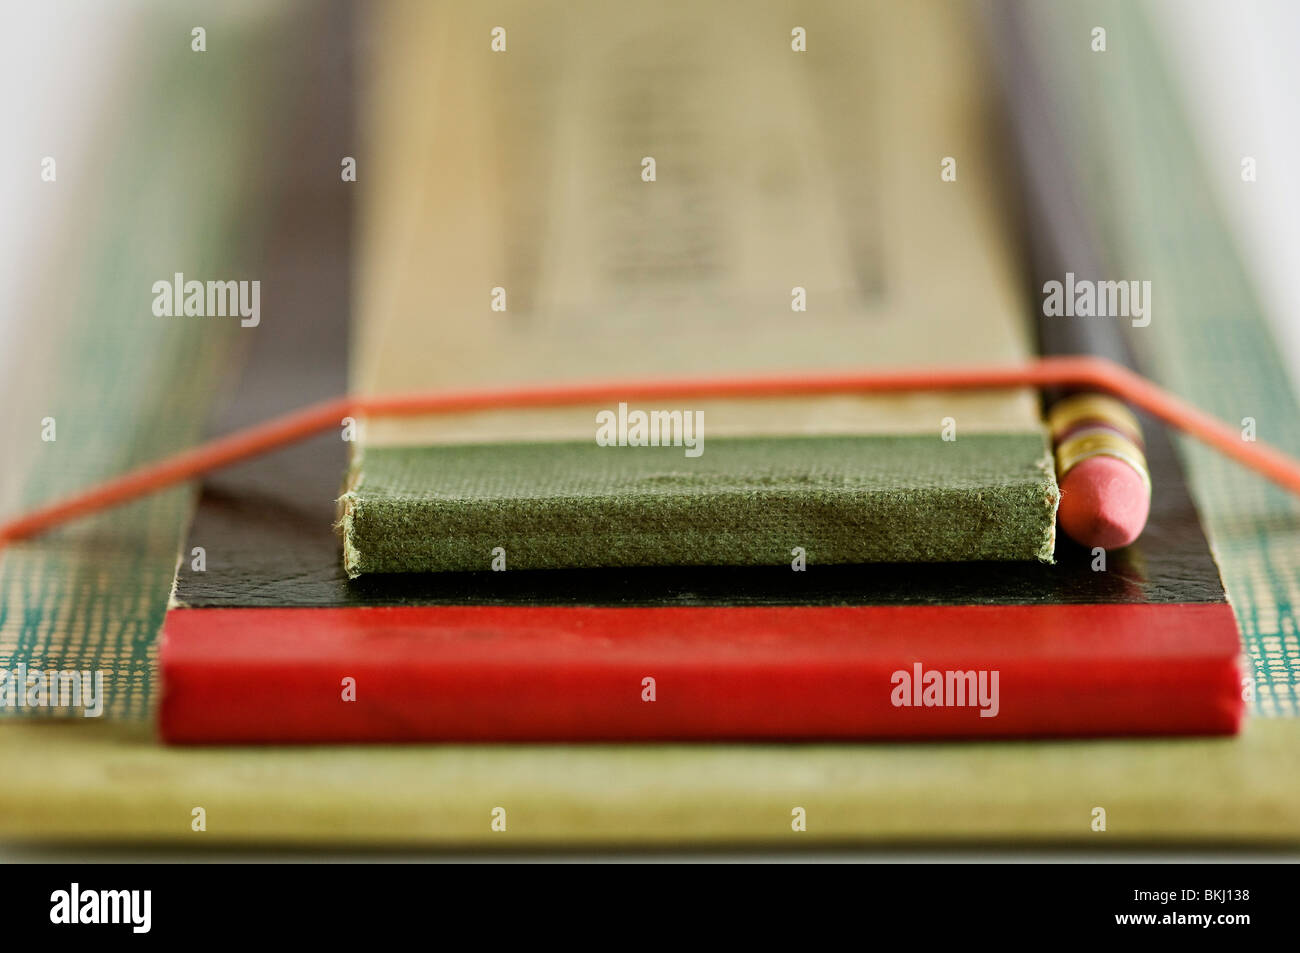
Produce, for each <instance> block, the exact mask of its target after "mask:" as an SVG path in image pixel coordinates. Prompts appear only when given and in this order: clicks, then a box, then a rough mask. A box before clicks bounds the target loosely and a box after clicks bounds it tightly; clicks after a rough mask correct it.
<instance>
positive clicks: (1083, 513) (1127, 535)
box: [1057, 456, 1151, 549]
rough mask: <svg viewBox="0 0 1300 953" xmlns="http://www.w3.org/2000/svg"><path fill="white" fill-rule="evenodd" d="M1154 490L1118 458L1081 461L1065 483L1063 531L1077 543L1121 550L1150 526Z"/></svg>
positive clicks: (1061, 514) (1061, 511) (1059, 515)
mask: <svg viewBox="0 0 1300 953" xmlns="http://www.w3.org/2000/svg"><path fill="white" fill-rule="evenodd" d="M1150 510H1151V491H1150V490H1149V489H1148V488H1147V483H1146V480H1144V479H1143V478H1142V474H1140V473H1138V472H1137V470H1135V469H1133V467H1132V466H1130V465H1129V464H1127V463H1125V462H1124V461H1123V460H1120V459H1118V458H1116V457H1108V456H1096V457H1089V458H1088V459H1086V460H1081V461H1080V462H1079V463H1077V464H1075V465H1074V466H1073V467H1071V468H1070V470H1069V472H1068V473H1066V475H1065V476H1064V478H1062V480H1061V506H1060V509H1059V510H1057V519H1058V520H1059V521H1060V524H1061V529H1063V530H1065V532H1066V533H1067V534H1068V535H1069V537H1070V538H1071V539H1073V540H1074V541H1075V542H1077V543H1081V544H1082V545H1084V546H1088V547H1093V546H1100V547H1101V548H1102V549H1118V548H1120V547H1121V546H1127V545H1129V544H1130V543H1132V542H1133V541H1134V540H1135V539H1137V538H1138V536H1140V535H1141V533H1142V528H1143V527H1144V526H1146V525H1147V514H1148V513H1149V512H1150Z"/></svg>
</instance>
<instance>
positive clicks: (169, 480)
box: [0, 357, 1300, 545]
mask: <svg viewBox="0 0 1300 953" xmlns="http://www.w3.org/2000/svg"><path fill="white" fill-rule="evenodd" d="M1012 387H1036V388H1042V387H1070V388H1079V389H1093V390H1098V391H1103V392H1106V393H1110V394H1114V395H1115V396H1116V397H1119V398H1121V399H1123V400H1126V401H1127V402H1128V403H1130V404H1132V405H1134V406H1135V407H1138V408H1140V409H1142V410H1144V411H1146V412H1147V413H1149V414H1150V415H1151V416H1153V417H1156V418H1157V419H1159V420H1161V421H1163V422H1164V423H1166V424H1168V425H1169V426H1171V427H1174V428H1176V429H1178V430H1181V431H1183V432H1184V433H1188V434H1191V435H1192V436H1194V437H1196V438H1197V439H1199V440H1201V441H1202V442H1203V443H1206V444H1209V445H1210V446H1211V447H1214V448H1215V449H1216V450H1218V451H1219V452H1220V453H1223V454H1225V455H1226V456H1229V457H1231V458H1233V459H1234V460H1236V461H1238V462H1239V463H1242V464H1245V465H1246V466H1247V467H1250V468H1251V469H1253V470H1256V471H1258V472H1259V473H1262V474H1263V475H1264V476H1266V477H1268V478H1269V479H1270V480H1272V481H1273V482H1274V483H1276V484H1278V485H1279V486H1281V487H1283V488H1284V489H1286V490H1289V491H1290V492H1291V493H1294V494H1297V495H1300V461H1297V460H1295V459H1293V458H1291V457H1289V456H1287V455H1286V454H1284V453H1282V452H1281V451H1279V450H1276V449H1274V448H1272V447H1270V446H1268V445H1267V444H1264V443H1256V442H1248V441H1244V440H1242V439H1241V435H1240V433H1239V431H1238V430H1237V429H1235V428H1233V427H1229V426H1227V425H1226V424H1223V423H1221V422H1220V421H1218V420H1216V419H1215V418H1213V417H1211V416H1209V415H1208V414H1205V413H1203V412H1201V411H1199V410H1197V409H1196V408H1195V407H1193V406H1191V405H1190V404H1188V403H1186V402H1185V401H1183V400H1181V399H1179V398H1177V397H1175V396H1174V395H1173V394H1170V393H1169V392H1168V391H1165V390H1163V389H1162V388H1160V387H1158V386H1156V385H1155V384H1153V383H1152V382H1151V381H1149V380H1147V379H1146V378H1144V377H1141V376H1139V375H1138V374H1135V373H1133V372H1132V371H1130V370H1128V369H1127V368H1124V367H1121V366H1120V365H1118V364H1115V363H1113V362H1111V361H1107V360H1103V359H1101V358H1096V357H1044V358H1040V359H1038V360H1035V361H1031V362H1029V363H1027V364H1017V365H1009V366H1001V367H999V366H982V367H981V366H967V367H930V368H914V369H909V370H884V371H869V372H862V373H838V374H797V375H776V376H759V377H732V378H697V379H693V380H620V381H606V382H594V383H586V384H561V385H548V386H542V387H521V388H502V389H494V390H474V391H450V392H441V393H439V392H421V393H415V394H399V395H394V396H391V397H339V398H336V399H334V400H329V401H325V402H324V403H319V404H313V405H312V406H310V407H305V408H303V409H302V410H298V411H294V412H293V413H290V414H286V415H284V416H282V417H276V418H274V419H272V420H268V421H267V422H266V423H262V424H258V425H257V426H254V427H249V428H247V429H246V430H241V431H238V432H236V433H233V434H230V435H229V436H226V437H220V438H218V439H216V440H211V441H209V442H207V443H204V444H201V445H199V446H197V447H195V448H193V449H192V450H186V451H183V452H182V453H178V454H176V455H175V456H171V457H167V458H166V459H163V460H159V461H158V462H156V463H150V464H146V465H145V466H143V467H140V468H138V469H136V470H132V471H131V472H130V473H127V474H125V475H123V476H120V477H117V478H115V479H112V480H107V481H105V482H103V483H99V484H97V485H95V486H92V487H90V488H89V489H87V490H83V491H82V492H80V493H77V494H75V495H73V496H70V497H67V498H66V499H63V500H59V501H57V502H54V503H50V504H47V505H46V506H43V507H40V508H39V509H36V510H34V511H32V512H30V513H28V514H26V515H25V516H20V517H18V518H17V519H14V520H11V521H9V522H6V523H4V524H0V545H2V544H3V543H5V542H7V541H9V540H16V539H24V538H26V537H29V536H34V535H36V534H37V533H41V532H43V531H45V530H47V529H49V528H51V527H53V526H57V525H59V524H61V523H66V522H68V521H69V520H72V519H75V518H76V517H78V516H83V515H85V514H87V513H93V512H96V511H97V510H103V509H107V508H108V507H111V506H116V505H118V504H119V503H125V502H126V501H128V500H133V499H136V498H138V497H141V496H145V495H147V494H149V493H153V492H154V491H155V490H161V489H163V488H165V487H169V486H173V485H175V484H177V483H181V482H183V481H185V480H189V479H192V478H194V477H196V476H202V475H203V474H205V473H209V472H211V471H212V470H216V469H219V468H220V467H224V466H229V465H230V464H232V463H238V462H239V461H241V460H247V459H248V458H249V457H255V456H257V455H259V454H262V453H266V452H267V451H270V450H274V449H276V448H277V447H282V446H285V445H286V444H290V443H293V442H295V441H298V440H302V439H304V438H306V437H310V436H312V435H313V434H315V433H319V432H320V431H323V430H328V429H330V428H331V427H337V426H339V424H340V420H341V419H342V418H343V417H346V416H369V417H397V416H416V415H420V414H452V413H461V412H465V411H478V410H497V409H503V408H527V407H549V406H562V405H566V404H582V403H597V402H601V401H616V400H629V399H632V398H639V399H644V400H669V399H690V398H699V399H703V398H711V397H714V398H716V397H784V396H808V395H814V394H833V393H863V394H887V393H900V392H906V391H928V390H935V391H963V390H996V389H1003V388H1012Z"/></svg>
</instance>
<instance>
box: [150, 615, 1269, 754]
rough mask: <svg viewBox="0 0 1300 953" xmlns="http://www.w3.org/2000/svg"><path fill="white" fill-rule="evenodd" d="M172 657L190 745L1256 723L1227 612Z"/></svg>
mask: <svg viewBox="0 0 1300 953" xmlns="http://www.w3.org/2000/svg"><path fill="white" fill-rule="evenodd" d="M163 640H164V641H163V648H162V679H163V686H164V689H163V698H162V703H161V708H160V726H161V733H162V737H163V739H164V740H166V741H169V742H180V743H196V742H198V743H203V742H211V743H227V742H229V743H242V742H266V743H278V742H290V743H292V742H358V741H369V742H397V741H650V740H655V741H670V740H698V741H716V740H723V739H752V740H764V739H768V740H794V739H801V740H812V739H869V738H975V737H990V738H992V737H1001V738H1016V737H1029V736H1035V737H1039V736H1082V735H1090V736H1096V735H1141V734H1228V733H1232V732H1235V731H1236V730H1237V728H1238V726H1239V723H1240V719H1241V716H1242V710H1243V705H1242V700H1241V680H1240V671H1239V668H1238V653H1239V651H1240V649H1239V643H1238V638H1237V630H1236V625H1235V623H1234V621H1233V617H1232V611H1231V609H1230V608H1229V607H1228V605H1227V604H1226V603H1223V602H1216V603H1203V604H1186V605H1179V604H1157V605H1152V604H1141V603H1139V604H1103V605H1097V604H1087V605H997V606H955V605H938V606H935V605H928V606H849V607H845V606H726V607H701V606H692V607H651V608H647V607H638V608H621V607H620V608H609V607H589V606H393V607H367V608H334V609H324V610H322V609H310V608H307V609H286V608H269V609H263V608H233V609H211V608H209V609H176V610H173V611H172V612H170V613H169V614H168V617H167V623H166V627H165V629H164V635H163ZM349 680H351V681H349ZM651 680H652V681H651ZM349 699H354V700H349ZM651 699H653V700H651Z"/></svg>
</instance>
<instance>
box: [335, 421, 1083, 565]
mask: <svg viewBox="0 0 1300 953" xmlns="http://www.w3.org/2000/svg"><path fill="white" fill-rule="evenodd" d="M1051 466H1052V464H1051V458H1050V456H1049V455H1048V453H1047V448H1046V447H1045V446H1044V444H1043V438H1042V437H1041V436H1040V435H1036V434H1006V435H994V434H986V435H979V436H974V437H969V438H965V439H962V440H957V441H954V442H952V443H944V442H942V441H940V440H939V439H937V438H935V437H919V436H892V437H791V438H775V437H767V438H753V439H747V438H730V439H725V440H719V441H718V442H717V443H716V444H713V445H712V446H710V448H709V452H708V453H706V454H704V455H702V456H701V457H700V458H699V459H698V460H686V459H684V458H683V457H682V453H681V451H680V450H678V449H677V448H674V447H644V448H609V447H600V446H596V445H595V444H594V443H592V444H588V443H572V444H567V443H566V444H558V443H556V444H545V443H510V444H489V445H482V444H478V445H462V446H444V447H405V448H404V447H389V448H377V449H373V450H368V451H366V452H365V454H364V456H359V457H358V458H357V459H356V460H355V461H354V468H353V474H352V481H351V489H349V491H348V492H347V493H346V494H345V495H344V496H343V499H342V521H343V529H344V534H343V536H344V546H345V551H344V562H345V566H346V568H347V571H348V573H349V575H359V574H362V573H371V572H422V571H472V570H486V569H490V568H493V567H494V565H495V568H498V569H500V568H510V569H551V568H560V567H599V566H611V565H613V566H674V565H675V566H687V565H701V566H728V565H730V566H740V565H773V564H778V563H782V562H789V563H792V564H793V563H795V562H797V561H798V560H799V559H800V558H801V557H802V558H803V559H804V560H805V562H808V563H814V564H828V563H856V562H886V561H888V562H910V561H916V562H933V561H942V560H951V559H1044V560H1047V559H1050V558H1051V555H1052V543H1053V536H1052V527H1053V517H1054V513H1055V510H1056V503H1057V496H1058V494H1057V491H1056V485H1055V481H1054V480H1053V478H1052V471H1051Z"/></svg>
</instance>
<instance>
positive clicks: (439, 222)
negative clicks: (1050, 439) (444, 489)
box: [353, 2, 1039, 444]
mask: <svg viewBox="0 0 1300 953" xmlns="http://www.w3.org/2000/svg"><path fill="white" fill-rule="evenodd" d="M498 26H499V27H503V28H504V29H505V44H506V49H505V51H504V52H494V51H493V50H492V48H491V44H492V31H493V28H494V27H498ZM796 26H801V27H803V28H804V30H805V31H806V34H807V51H806V52H795V51H793V50H792V49H791V39H792V38H791V31H792V29H793V28H794V27H796ZM971 28H972V25H971V24H970V22H969V20H968V18H967V16H966V15H965V13H964V7H960V6H955V5H952V4H947V3H936V2H922V3H909V4H906V5H893V4H880V5H871V4H864V5H859V4H839V3H832V4H814V5H809V4H789V5H781V4H773V5H763V6H758V5H752V4H729V3H728V4H718V3H694V4H683V3H669V4H656V5H652V6H647V7H641V6H633V5H629V4H602V3H564V4H550V5H548V4H538V3H533V2H526V3H518V4H506V5H500V4H497V5H492V7H491V9H490V10H487V9H483V10H480V9H479V8H478V7H477V6H476V5H473V4H432V3H398V4H393V5H390V6H388V7H387V8H386V9H385V11H384V15H383V16H382V17H381V20H380V23H379V25H378V30H379V32H380V33H381V34H382V35H381V37H379V38H377V39H379V40H381V42H377V43H375V44H373V48H374V49H376V50H384V51H386V52H385V55H384V57H383V58H382V59H381V60H376V61H375V62H373V63H372V75H371V87H370V91H369V97H368V99H369V103H370V109H369V110H368V111H367V115H368V117H369V120H370V126H369V129H368V133H367V136H366V142H367V143H369V144H370V155H369V158H368V159H367V168H368V171H367V172H365V173H364V174H360V175H359V182H360V184H361V186H362V187H363V188H364V190H365V194H364V201H363V231H362V250H361V271H360V275H359V279H358V287H359V289H360V291H359V295H360V297H359V301H358V307H357V313H358V340H357V346H356V349H355V351H356V361H355V365H354V372H353V377H354V383H355V385H356V387H357V389H358V390H360V391H363V392H367V393H391V392H398V391H407V390H417V389H431V388H437V389H442V388H457V387H481V386H501V385H512V384H531V383H539V382H546V381H573V380H582V379H593V378H595V379H602V380H607V379H621V378H631V377H638V376H650V377H665V376H667V377H685V376H694V375H713V374H745V373H751V372H777V371H781V372H788V371H800V370H832V369H840V370H848V369H860V368H868V367H881V366H887V365H888V366H900V365H925V364H938V363H961V362H980V361H985V362H987V361H995V362H1008V361H1014V360H1018V359H1021V358H1023V357H1024V356H1025V355H1026V353H1027V343H1026V341H1025V339H1024V334H1023V329H1022V326H1021V315H1022V314H1023V313H1024V307H1025V305H1024V302H1023V300H1022V299H1021V297H1020V296H1019V294H1018V291H1017V285H1016V276H1015V272H1014V269H1013V267H1012V259H1011V256H1010V253H1009V250H1008V245H1007V241H1006V238H1005V235H1004V233H1003V230H1002V229H1001V228H1000V223H999V221H998V218H997V215H996V214H995V212H994V210H995V209H996V208H997V204H998V203H997V197H996V193H995V192H994V191H993V189H992V186H991V184H990V183H991V182H992V181H993V179H994V175H995V172H996V164H995V163H996V159H995V157H991V156H989V155H987V154H985V152H984V151H983V150H984V137H985V133H984V126H983V124H982V123H983V118H984V109H985V106H984V104H983V103H982V102H981V100H980V98H979V91H980V90H981V89H982V88H983V86H982V85H981V77H980V76H979V74H978V73H977V72H976V70H975V64H974V63H973V61H972V54H971V52H970V51H969V50H968V45H969V41H968V40H967V39H966V38H965V33H966V31H968V30H969V29H971ZM944 156H953V157H955V158H956V159H957V163H958V166H957V168H958V177H957V181H956V182H943V181H941V179H940V175H939V173H940V161H941V159H942V158H943V157H944ZM645 157H653V159H654V163H655V168H654V175H655V178H654V181H646V180H645V178H644V176H643V172H644V166H643V159H645ZM796 287H799V288H803V289H806V297H807V310H806V311H794V310H792V307H791V304H792V300H793V297H792V289H794V288H796ZM497 288H500V289H504V294H505V307H506V310H504V311H501V310H493V308H492V304H493V289H497ZM497 301H498V303H499V301H500V297H499V294H498V297H497ZM599 409H604V406H603V405H602V407H595V406H591V407H574V408H561V409H548V410H542V411H499V412H493V413H485V414H474V415H458V416H456V417H447V418H435V419H428V418H426V419H420V420H409V419H408V420H400V421H397V420H385V421H371V422H370V424H369V426H368V428H367V430H366V434H365V441H366V442H367V443H370V444H379V443H393V442H416V443H433V442H440V441H456V440H508V439H590V438H591V437H592V434H593V432H594V423H593V421H594V415H595V412H596V411H597V410H599ZM690 409H700V410H703V411H704V412H705V419H706V420H707V421H708V426H709V431H710V434H711V435H713V436H717V435H727V434H776V433H882V432H883V433H900V432H901V433H907V432H937V430H938V427H939V425H940V420H941V419H942V418H944V417H949V416H951V417H954V418H956V419H957V420H958V421H959V426H961V427H962V428H963V430H964V432H973V431H980V430H984V431H1003V432H1006V431H1024V430H1030V429H1034V428H1036V427H1037V426H1038V425H1039V424H1038V413H1037V406H1036V401H1035V400H1034V398H1033V395H1032V394H1030V393H1028V392H1024V391H1017V392H1001V393H996V394H982V395H969V394H968V395H952V394H918V395H909V396H907V397H899V398H881V397H872V398H865V397H855V396H852V395H846V396H835V397H826V398H799V399H790V398H783V399H767V400H756V401H736V400H717V401H692V402H691V404H690Z"/></svg>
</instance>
